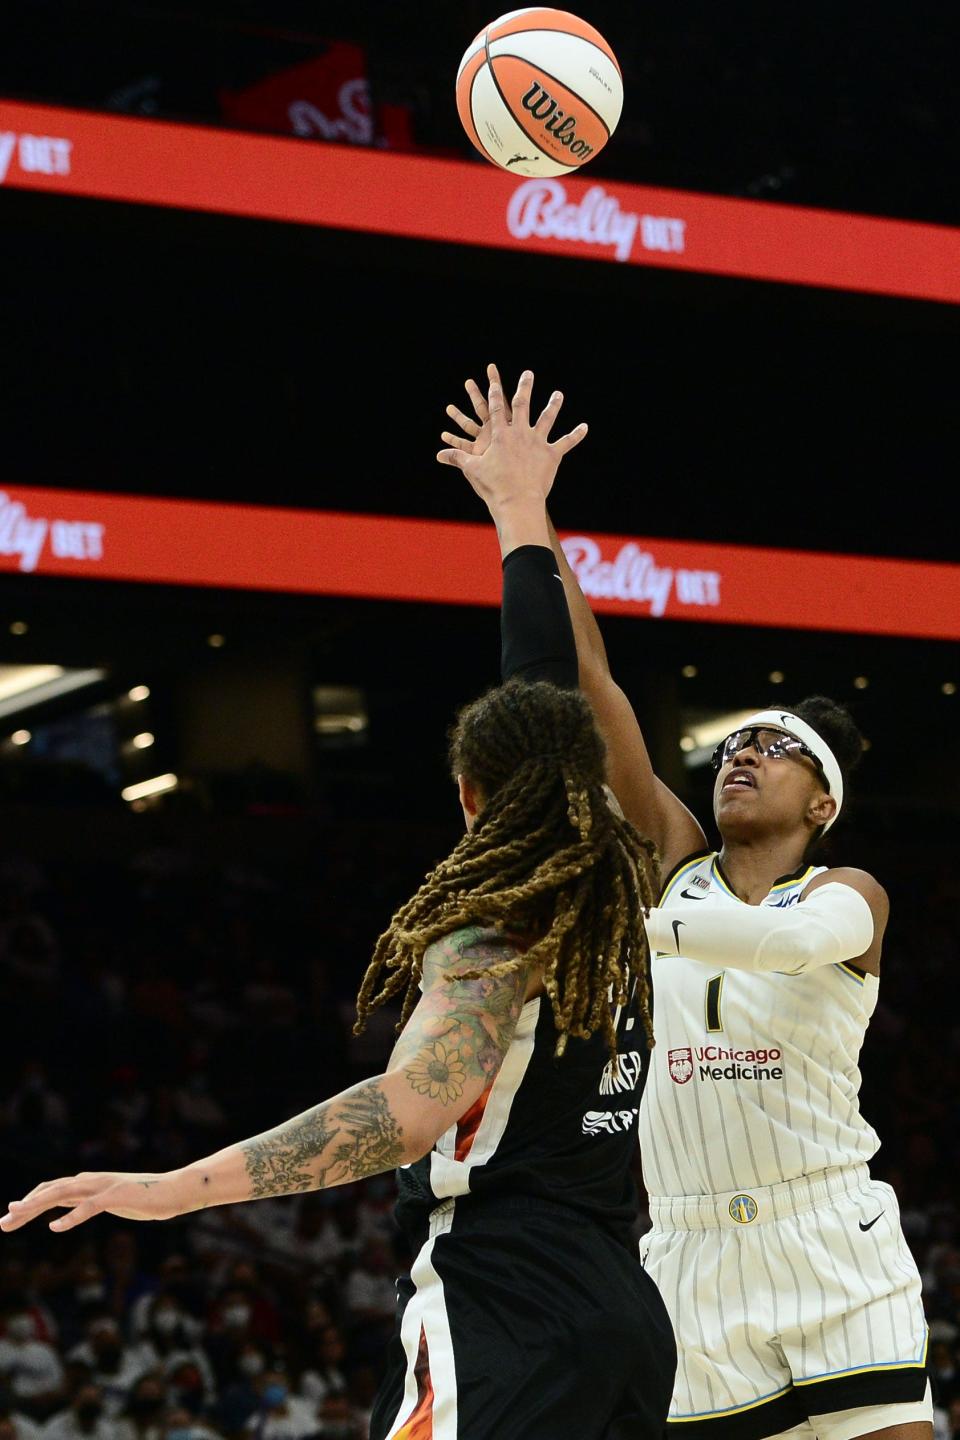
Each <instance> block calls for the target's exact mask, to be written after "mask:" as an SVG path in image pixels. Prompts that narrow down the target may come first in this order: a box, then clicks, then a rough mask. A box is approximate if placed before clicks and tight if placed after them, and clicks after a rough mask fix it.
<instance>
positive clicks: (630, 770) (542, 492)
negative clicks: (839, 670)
mask: <svg viewBox="0 0 960 1440" xmlns="http://www.w3.org/2000/svg"><path fill="white" fill-rule="evenodd" d="M488 376H489V379H490V385H491V388H490V392H489V396H488V398H487V399H485V398H484V396H483V394H482V393H481V391H480V389H479V387H478V386H477V385H476V384H475V382H474V381H472V380H468V381H467V384H466V390H467V394H468V396H469V397H470V401H471V403H472V405H473V408H474V412H475V415H476V419H473V418H471V417H470V416H468V415H466V414H464V412H463V411H461V410H460V409H459V408H458V407H457V406H454V405H450V406H448V407H447V414H448V415H449V416H450V417H451V419H453V420H455V421H456V423H457V424H458V425H459V426H460V427H461V429H462V430H463V431H464V432H465V435H466V436H467V437H468V438H466V439H464V437H463V436H462V435H456V434H454V433H452V432H449V431H446V432H444V434H443V439H444V441H445V442H446V443H447V445H448V446H449V447H450V448H449V449H447V450H443V451H441V452H440V454H439V455H438V457H437V458H438V459H439V460H441V461H442V462H443V463H444V464H448V465H456V466H458V468H459V469H461V470H463V472H464V474H465V475H466V477H467V479H468V480H469V482H470V484H471V485H472V486H473V488H474V490H476V492H477V494H478V495H479V496H480V497H481V499H482V500H483V501H484V503H485V504H486V506H487V508H488V510H489V511H490V514H491V516H492V518H493V521H494V523H495V525H496V527H497V534H498V536H499V539H500V550H501V554H502V555H503V557H504V565H505V571H506V567H507V566H508V565H510V564H511V563H518V562H519V561H520V560H521V558H522V552H523V551H524V550H526V549H528V548H529V547H534V546H549V547H550V549H551V550H552V552H553V557H554V560H555V564H556V570H554V566H552V565H543V564H541V565H539V566H538V567H537V566H533V565H530V564H528V565H526V566H525V574H524V583H525V584H526V585H527V587H528V589H529V587H530V586H533V585H536V586H538V587H539V591H540V596H541V599H542V602H543V605H544V606H545V607H546V610H550V608H551V607H553V609H555V604H554V601H553V599H552V597H551V595H550V594H549V589H550V587H551V586H552V585H554V584H555V583H556V580H555V578H554V576H555V575H556V576H559V578H560V580H561V582H562V584H563V589H564V593H565V595H566V600H567V606H568V610H569V616H570V620H571V621H572V624H573V637H574V640H575V645H576V655H577V661H578V666H579V681H580V685H581V688H582V689H583V691H584V692H585V694H586V695H587V696H588V698H589V700H590V702H591V704H592V706H593V709H594V712H595V714H596V716H597V720H598V722H599V725H600V729H601V732H602V734H603V737H604V740H605V742H606V745H607V768H608V777H609V780H610V785H611V788H612V789H613V791H614V793H615V795H616V796H617V799H618V800H619V802H620V805H621V808H622V809H623V812H624V814H625V815H626V817H627V819H628V820H631V821H632V822H633V824H635V825H636V826H637V828H638V829H639V830H641V831H642V832H643V833H644V834H646V835H649V836H650V837H651V839H652V840H653V841H654V843H655V844H656V845H657V848H658V850H659V851H660V857H661V864H662V867H663V870H664V873H667V872H668V871H669V870H670V869H672V868H673V866H674V864H675V863H676V861H677V860H679V859H681V858H682V857H683V856H684V855H688V854H689V853H690V852H691V851H694V850H697V849H699V848H701V847H702V846H703V845H704V844H705V839H704V834H703V830H702V829H701V827H700V825H699V824H698V823H697V821H696V819H695V818H694V817H693V815H691V813H690V811H689V810H688V809H687V807H686V806H685V805H684V804H683V802H682V801H681V800H680V799H679V798H678V797H677V796H676V795H674V794H673V793H672V791H671V790H670V789H669V788H668V787H667V786H666V785H664V784H663V782H662V781H661V780H659V779H658V778H657V776H656V775H655V774H654V771H653V766H652V764H651V761H650V756H649V753H648V751H647V747H646V745H645V743H644V739H643V735H642V733H641V730H640V726H639V724H638V723H637V718H636V715H635V713H634V710H633V707H632V705H631V704H630V701H629V700H628V699H627V697H626V695H625V694H624V692H623V691H622V690H621V689H620V687H619V685H617V684H616V682H615V680H614V679H613V676H612V675H611V673H610V666H609V663H608V661H607V654H606V648H605V646H604V643H603V638H602V636H601V634H600V628H599V626H598V625H597V622H596V618H595V617H594V614H593V611H592V610H591V609H590V606H589V605H588V603H587V601H586V598H585V596H584V595H583V592H582V591H581V589H580V586H579V585H578V584H577V580H576V576H575V575H574V574H573V571H572V570H571V568H570V565H569V563H568V562H567V558H566V555H565V554H564V552H563V547H562V546H561V544H560V542H559V540H558V538H557V534H556V531H555V530H554V528H553V526H552V524H551V523H550V521H549V517H548V516H547V512H546V503H547V497H548V495H549V494H550V490H551V488H552V486H553V480H554V477H555V475H556V471H557V467H558V466H559V463H560V460H561V458H562V456H563V455H564V454H566V453H567V451H568V450H570V449H572V448H573V446H574V445H575V444H578V443H579V441H580V440H582V439H583V438H584V435H585V434H586V426H585V425H579V426H577V428H576V429H575V430H573V431H571V432H570V434H569V435H566V436H564V437H563V438H562V439H561V440H560V441H558V442H556V444H554V445H550V444H548V443H547V442H548V437H549V433H550V429H551V428H552V426H553V424H554V422H555V421H556V418H557V415H558V414H559V411H560V406H561V404H562V401H563V397H562V395H561V394H560V393H559V391H555V392H554V394H553V395H552V396H551V398H550V400H549V402H548V404H547V406H546V407H545V408H544V410H543V412H542V414H541V416H540V418H539V419H538V421H537V423H536V425H535V426H534V427H532V428H531V426H530V423H529V416H530V392H531V389H532V385H533V376H532V375H531V374H530V372H529V371H525V372H524V374H523V375H522V376H521V378H520V383H519V385H518V387H517V393H516V395H515V397H514V400H513V406H512V413H511V407H510V406H509V405H507V404H506V401H505V399H504V396H503V391H502V387H501V385H500V377H499V374H498V372H497V369H496V367H495V366H493V365H491V366H490V367H489V368H488ZM531 437H532V438H531ZM538 439H539V448H538V446H537V444H536V442H537V440H538ZM514 556H515V557H516V561H515V562H514V561H513V559H512V557H514ZM531 558H532V557H531ZM508 578H509V572H506V573H505V591H504V599H505V604H504V631H505V636H504V638H505V649H506V648H507V641H508V639H509V638H510V637H508V635H507V633H506V632H507V627H508V624H509V616H508V599H509V597H508V593H507V584H506V581H507V580H508ZM525 628H526V630H527V632H528V636H527V641H526V643H527V644H528V645H529V644H530V643H533V642H535V641H536V638H537V637H536V634H535V633H534V632H532V630H531V627H530V621H529V619H528V620H527V621H526V626H525ZM551 633H552V635H553V636H558V635H559V634H560V629H559V622H558V621H557V619H556V618H554V622H553V626H552V631H551ZM516 648H519V647H516ZM555 648H556V647H555ZM539 658H543V657H539Z"/></svg>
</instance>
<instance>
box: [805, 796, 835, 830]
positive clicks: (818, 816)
mask: <svg viewBox="0 0 960 1440" xmlns="http://www.w3.org/2000/svg"><path fill="white" fill-rule="evenodd" d="M836 813H837V802H836V800H834V798H833V796H832V795H830V794H828V792H827V791H826V790H818V791H817V793H816V795H815V796H814V797H813V799H812V800H811V802H810V808H809V809H808V811H807V819H808V820H809V821H810V823H811V824H812V825H813V826H814V828H815V829H819V828H820V826H821V825H826V823H827V821H828V820H830V819H832V817H833V816H834V815H835V814H836Z"/></svg>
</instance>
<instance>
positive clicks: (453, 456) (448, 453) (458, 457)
mask: <svg viewBox="0 0 960 1440" xmlns="http://www.w3.org/2000/svg"><path fill="white" fill-rule="evenodd" d="M437 459H438V460H439V461H440V464H441V465H453V466H454V467H455V469H457V470H462V469H463V467H464V465H465V464H466V462H467V461H468V460H469V459H470V456H469V455H467V454H466V453H465V452H464V451H463V450H438V451H437Z"/></svg>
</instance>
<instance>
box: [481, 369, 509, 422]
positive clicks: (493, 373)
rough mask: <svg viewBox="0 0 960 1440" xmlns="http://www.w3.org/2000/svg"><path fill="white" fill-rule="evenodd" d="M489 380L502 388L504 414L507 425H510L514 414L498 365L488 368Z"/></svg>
mask: <svg viewBox="0 0 960 1440" xmlns="http://www.w3.org/2000/svg"><path fill="white" fill-rule="evenodd" d="M487 380H488V382H491V383H493V384H496V385H499V386H500V397H501V399H502V400H503V413H504V416H505V418H506V421H507V424H508V425H509V423H510V421H511V420H512V419H513V414H512V412H511V410H510V402H509V400H508V399H507V397H506V395H505V394H504V393H503V381H502V380H501V379H500V371H499V370H498V369H497V367H496V365H488V366H487ZM488 409H489V407H488Z"/></svg>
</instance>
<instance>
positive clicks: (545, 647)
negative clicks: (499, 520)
mask: <svg viewBox="0 0 960 1440" xmlns="http://www.w3.org/2000/svg"><path fill="white" fill-rule="evenodd" d="M514 677H518V678H519V679H521V680H551V681H552V682H553V684H554V685H560V686H563V687H564V688H565V689H568V690H573V689H576V686H577V684H578V682H579V669H578V667H577V646H576V641H575V640H574V638H573V624H572V622H571V619H570V611H569V609H568V608H567V597H566V596H565V595H564V593H563V581H562V580H561V579H560V576H559V575H558V574H557V562H556V558H555V556H554V553H553V551H552V550H550V549H548V548H547V546H546V545H520V546H518V548H517V549H516V550H511V552H510V554H509V555H508V556H507V557H506V559H505V560H504V562H503V601H502V604H501V607H500V678H501V679H502V680H511V679H513V678H514Z"/></svg>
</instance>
